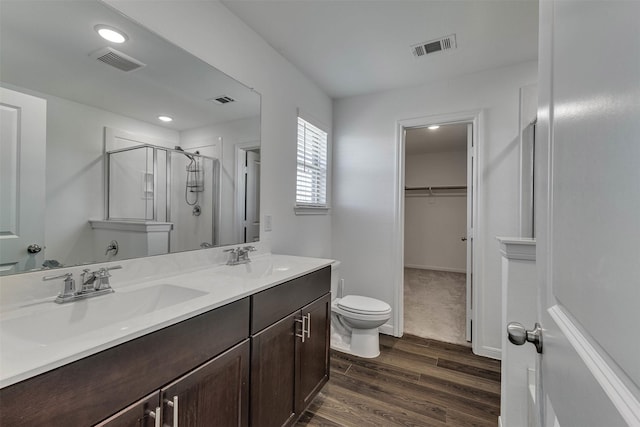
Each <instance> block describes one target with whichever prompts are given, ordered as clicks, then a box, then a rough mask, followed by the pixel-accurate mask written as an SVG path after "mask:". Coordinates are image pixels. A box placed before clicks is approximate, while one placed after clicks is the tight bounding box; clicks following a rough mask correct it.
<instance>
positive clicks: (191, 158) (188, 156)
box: [173, 145, 193, 161]
mask: <svg viewBox="0 0 640 427" xmlns="http://www.w3.org/2000/svg"><path fill="white" fill-rule="evenodd" d="M173 149H174V150H176V151H180V152H181V153H182V154H184V155H185V156H187V158H188V159H189V160H191V161H193V156H192V155H191V154H189V153H187V152H186V151H184V149H183V148H182V147H180V146H179V145H176V146H174V147H173Z"/></svg>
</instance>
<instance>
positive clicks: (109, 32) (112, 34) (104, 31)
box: [93, 25, 128, 43]
mask: <svg viewBox="0 0 640 427" xmlns="http://www.w3.org/2000/svg"><path fill="white" fill-rule="evenodd" d="M93 28H94V29H95V30H96V32H97V33H98V34H100V37H102V38H103V39H105V40H108V41H110V42H112V43H124V42H126V41H127V40H128V37H127V35H126V34H125V33H123V32H122V31H120V30H118V29H116V28H113V27H110V26H108V25H96V26H95V27H93Z"/></svg>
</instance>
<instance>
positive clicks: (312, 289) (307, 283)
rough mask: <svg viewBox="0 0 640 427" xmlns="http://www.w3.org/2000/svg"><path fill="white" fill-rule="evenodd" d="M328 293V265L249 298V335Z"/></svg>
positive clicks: (329, 286) (329, 288)
mask: <svg viewBox="0 0 640 427" xmlns="http://www.w3.org/2000/svg"><path fill="white" fill-rule="evenodd" d="M330 290H331V266H327V267H324V268H323V269H321V270H318V271H314V272H313V273H309V274H307V275H304V276H302V277H298V278H297V279H293V280H290V281H288V282H286V283H283V284H281V285H278V286H274V287H273V288H270V289H267V290H264V291H262V292H258V293H257V294H255V295H253V296H252V297H251V334H255V333H256V332H258V331H260V330H262V329H264V328H266V327H267V326H269V325H271V324H273V323H275V322H277V321H278V320H280V319H282V318H284V317H285V316H287V315H289V314H291V313H292V312H294V311H296V310H299V309H300V307H302V306H304V305H307V304H309V303H310V302H311V301H314V300H316V299H318V298H320V297H321V296H322V295H324V294H326V293H328V292H329V291H330Z"/></svg>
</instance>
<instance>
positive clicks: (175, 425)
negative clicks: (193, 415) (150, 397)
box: [166, 396, 178, 427]
mask: <svg viewBox="0 0 640 427" xmlns="http://www.w3.org/2000/svg"><path fill="white" fill-rule="evenodd" d="M166 402H167V405H168V406H169V407H170V408H173V427H178V396H173V401H171V400H167V401H166Z"/></svg>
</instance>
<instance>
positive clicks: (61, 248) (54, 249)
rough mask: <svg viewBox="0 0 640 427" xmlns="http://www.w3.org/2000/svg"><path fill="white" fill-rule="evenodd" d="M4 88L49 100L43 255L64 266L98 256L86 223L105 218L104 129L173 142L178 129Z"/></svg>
mask: <svg viewBox="0 0 640 427" xmlns="http://www.w3.org/2000/svg"><path fill="white" fill-rule="evenodd" d="M3 86H6V87H10V88H12V89H14V90H17V91H20V92H24V93H28V94H30V95H34V96H38V97H40V98H44V99H46V100H47V153H46V157H47V160H46V165H47V166H46V168H47V170H46V212H45V259H56V260H58V261H60V262H61V263H63V264H65V265H75V264H80V263H86V262H89V261H94V260H96V259H97V258H96V257H95V255H94V245H93V237H94V236H93V232H92V230H91V227H90V225H89V222H88V221H89V220H90V219H102V218H104V200H103V186H104V169H103V161H102V160H103V156H102V154H103V150H104V127H105V126H108V127H112V128H116V129H125V130H127V131H130V132H132V133H137V134H143V135H148V136H150V137H153V138H157V139H159V140H165V141H169V142H170V141H175V144H178V133H177V132H175V131H172V130H169V129H166V128H162V127H160V126H154V125H151V124H148V123H144V122H141V121H138V120H134V119H131V118H128V117H124V116H121V115H118V114H114V113H111V112H109V111H105V110H101V109H99V108H94V107H90V106H88V105H84V104H79V103H77V102H73V101H69V100H67V99H62V98H58V97H55V96H52V95H48V94H43V93H40V92H36V91H32V90H29V89H24V88H20V87H17V86H13V85H8V84H4V83H3ZM69 118H73V119H72V120H69ZM104 250H106V247H105V248H104ZM104 250H102V251H101V253H100V255H102V254H103V253H104Z"/></svg>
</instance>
